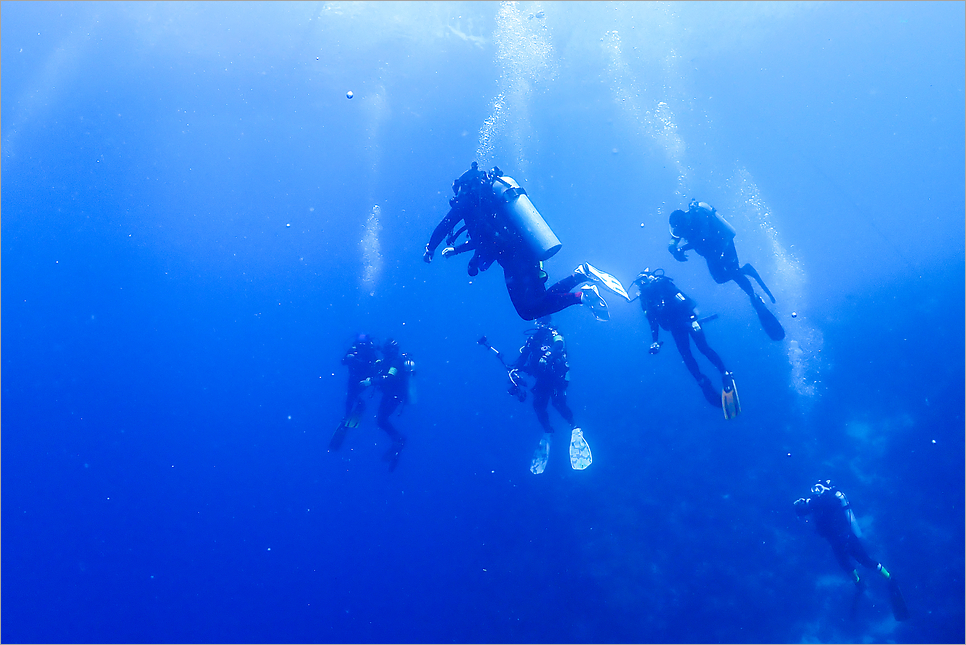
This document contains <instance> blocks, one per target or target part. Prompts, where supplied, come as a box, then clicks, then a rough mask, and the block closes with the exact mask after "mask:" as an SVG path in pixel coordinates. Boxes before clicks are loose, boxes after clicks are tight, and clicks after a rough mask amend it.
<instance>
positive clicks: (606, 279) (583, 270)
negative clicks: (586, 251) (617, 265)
mask: <svg viewBox="0 0 966 645" xmlns="http://www.w3.org/2000/svg"><path fill="white" fill-rule="evenodd" d="M574 273H579V274H581V275H585V276H587V277H588V278H590V279H591V280H596V281H597V282H599V283H601V284H602V285H604V286H605V287H607V288H608V289H610V290H611V291H613V292H614V293H616V294H617V295H619V296H623V298H624V299H625V300H627V301H628V302H630V300H631V297H630V296H629V295H627V291H626V290H625V289H624V285H623V284H621V281H620V280H618V279H617V278H615V277H614V276H612V275H611V274H609V273H607V272H606V271H601V270H600V269H598V268H597V267H595V266H594V265H593V264H591V263H590V262H584V263H583V264H581V265H580V266H578V267H577V268H576V269H574Z"/></svg>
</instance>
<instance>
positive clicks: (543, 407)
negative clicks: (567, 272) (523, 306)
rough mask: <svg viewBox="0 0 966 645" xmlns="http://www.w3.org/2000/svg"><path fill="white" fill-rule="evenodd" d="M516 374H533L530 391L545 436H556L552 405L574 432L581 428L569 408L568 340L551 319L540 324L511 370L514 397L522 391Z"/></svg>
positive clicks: (542, 320) (546, 318)
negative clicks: (550, 405)
mask: <svg viewBox="0 0 966 645" xmlns="http://www.w3.org/2000/svg"><path fill="white" fill-rule="evenodd" d="M514 370H518V371H520V372H524V373H526V374H529V375H530V376H532V377H534V379H535V382H534V384H533V387H532V388H530V392H532V393H533V411H534V412H535V413H536V414H537V421H539V422H540V426H541V427H542V428H543V431H544V433H546V434H547V435H551V434H553V426H551V425H550V415H549V414H548V413H547V404H549V403H550V402H551V401H552V402H553V407H554V408H556V410H557V412H559V413H560V416H562V417H563V418H564V421H566V422H567V423H568V424H570V428H571V430H572V429H574V428H576V427H577V425H576V424H575V423H574V413H573V412H572V411H571V409H570V406H568V405H567V385H569V383H570V365H569V364H568V363H567V349H566V346H565V345H564V337H563V336H562V335H561V334H560V332H559V331H557V329H556V327H554V326H552V325H551V323H550V316H544V317H543V318H540V319H539V320H537V328H536V329H535V330H534V331H533V333H532V334H530V336H529V338H527V342H526V343H524V345H523V347H521V348H520V355H519V356H518V357H517V359H516V360H515V361H514V362H513V365H512V367H511V373H510V381H511V384H512V387H511V390H510V393H511V394H515V393H516V392H515V391H514V388H519V387H520V386H519V385H517V384H516V382H517V380H516V379H515V378H514V375H513V371H514Z"/></svg>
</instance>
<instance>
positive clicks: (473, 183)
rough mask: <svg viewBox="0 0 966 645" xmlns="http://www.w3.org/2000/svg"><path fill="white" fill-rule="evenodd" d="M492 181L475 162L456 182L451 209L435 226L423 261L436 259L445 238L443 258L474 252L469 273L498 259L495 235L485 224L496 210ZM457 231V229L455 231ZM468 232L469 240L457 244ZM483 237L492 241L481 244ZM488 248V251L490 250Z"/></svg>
mask: <svg viewBox="0 0 966 645" xmlns="http://www.w3.org/2000/svg"><path fill="white" fill-rule="evenodd" d="M492 183H493V182H492V180H491V179H490V177H489V175H488V174H487V172H486V171H485V170H480V169H479V164H477V163H476V162H475V161H474V162H473V163H472V165H471V167H470V169H469V170H467V171H466V172H464V173H463V174H462V175H460V176H459V178H457V179H456V180H455V181H454V182H453V197H451V198H450V200H449V205H450V210H449V212H448V213H447V214H446V216H445V217H444V218H443V220H442V221H441V222H440V223H439V224H437V225H436V228H435V229H434V230H433V234H432V235H431V236H430V238H429V243H427V244H426V249H425V250H424V251H423V261H424V262H426V263H427V264H428V263H430V262H432V261H433V255H434V254H435V253H436V248H437V247H438V246H439V245H440V244H441V243H442V242H443V240H444V239H445V240H446V247H445V248H444V249H443V253H442V255H443V257H444V258H448V257H452V256H454V255H458V254H460V253H465V252H466V251H470V250H473V251H475V253H474V254H473V257H472V258H471V259H470V262H469V264H468V265H467V268H466V270H467V273H469V274H470V275H471V276H475V275H477V274H478V273H479V272H480V271H481V270H482V271H486V270H487V269H488V268H490V265H491V264H493V261H494V260H495V259H496V249H495V248H494V247H495V240H494V239H493V238H494V237H495V235H493V234H490V235H487V232H485V231H484V229H483V227H484V226H485V224H486V223H485V222H484V220H485V219H491V216H492V213H494V212H495V210H496V203H495V201H494V200H493V190H492ZM460 221H462V222H463V226H462V227H461V228H460V229H459V230H456V225H457V224H459V222H460ZM454 231H455V232H454ZM464 232H465V233H466V235H467V237H468V239H467V240H466V241H465V242H463V243H462V244H460V245H459V246H456V245H455V243H456V240H457V239H458V238H459V237H460V235H462V234H463V233H464ZM483 238H489V239H490V240H491V243H490V244H488V245H487V244H481V243H480V241H481V240H482V239H483ZM487 251H489V253H487Z"/></svg>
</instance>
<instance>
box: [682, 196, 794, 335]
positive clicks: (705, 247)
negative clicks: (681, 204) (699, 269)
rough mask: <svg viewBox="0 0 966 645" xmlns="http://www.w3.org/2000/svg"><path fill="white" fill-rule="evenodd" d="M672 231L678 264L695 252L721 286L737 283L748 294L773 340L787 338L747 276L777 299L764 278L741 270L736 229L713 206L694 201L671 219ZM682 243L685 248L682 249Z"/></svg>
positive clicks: (749, 268) (748, 266)
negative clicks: (683, 242)
mask: <svg viewBox="0 0 966 645" xmlns="http://www.w3.org/2000/svg"><path fill="white" fill-rule="evenodd" d="M668 224H669V226H670V229H671V241H670V243H669V244H668V251H669V252H670V253H671V255H673V256H674V259H676V260H677V261H678V262H687V260H688V256H687V254H686V253H685V252H686V251H689V250H691V249H694V251H696V252H697V254H698V255H700V256H702V257H703V258H704V259H705V260H707V262H708V271H710V273H711V277H712V278H714V281H715V282H717V283H718V284H724V283H725V282H728V281H731V280H733V281H734V282H735V284H737V285H738V286H739V287H741V290H742V291H744V292H745V293H746V294H748V297H749V298H750V299H751V305H752V306H753V307H754V308H755V312H756V313H757V314H758V318H759V320H761V324H762V327H763V328H764V329H765V332H766V333H767V334H768V336H769V337H770V338H771V339H772V340H781V339H783V338H784V337H785V330H784V329H783V328H782V326H781V323H779V322H778V319H777V318H775V315H774V314H772V313H771V312H770V311H768V308H767V307H766V306H765V302H764V300H762V299H761V296H759V295H758V294H756V293H755V290H754V288H753V287H752V286H751V282H750V281H749V280H748V277H747V276H751V277H752V278H754V279H755V281H756V282H757V283H758V285H759V286H760V287H761V288H762V289H763V290H764V292H765V293H766V294H767V295H768V298H769V299H770V300H771V301H772V303H774V302H775V297H774V296H773V295H772V294H771V291H769V290H768V287H767V286H765V283H764V282H763V281H762V279H761V276H760V275H758V272H757V271H756V270H755V267H753V266H751V264H745V265H744V266H740V265H739V262H738V251H737V250H736V249H735V229H734V227H733V226H731V224H729V223H728V222H727V221H725V219H724V218H723V217H721V215H719V214H718V211H717V210H715V208H714V207H713V206H711V205H710V204H707V203H705V202H699V201H697V200H691V204H690V205H689V206H688V210H687V211H682V210H676V211H674V212H672V213H671V215H670V217H669V218H668ZM682 239H683V240H684V241H685V242H686V243H685V245H684V246H678V244H680V242H681V241H682Z"/></svg>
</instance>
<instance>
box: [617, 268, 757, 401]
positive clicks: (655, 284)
mask: <svg viewBox="0 0 966 645" xmlns="http://www.w3.org/2000/svg"><path fill="white" fill-rule="evenodd" d="M634 284H636V285H638V287H639V288H640V295H639V296H638V297H639V298H640V299H641V309H643V310H644V315H645V316H647V322H648V323H650V326H651V347H650V352H651V354H657V353H658V352H660V351H661V345H663V344H664V342H663V341H658V335H659V333H660V328H661V327H663V328H664V329H665V330H666V331H669V332H671V337H672V338H674V344H675V345H677V348H678V352H680V353H681V358H682V359H684V365H685V366H686V367H687V368H688V371H689V372H690V373H691V376H693V377H694V379H695V380H696V381H697V382H698V386H699V387H700V388H701V392H702V393H703V394H704V398H705V399H707V401H708V403H710V404H711V405H713V406H714V407H718V406H719V405H720V406H721V409H722V411H723V412H724V416H725V419H733V418H734V417H736V416H738V414H740V413H741V404H740V402H739V401H738V390H737V388H736V386H735V379H734V375H733V374H732V373H731V372H729V371H728V370H727V369H726V368H725V366H724V362H723V361H722V360H721V357H720V356H718V353H717V352H715V351H714V350H713V349H711V347H710V346H709V345H708V340H707V339H706V338H705V336H704V330H703V329H702V328H701V322H702V321H701V320H699V319H698V315H697V312H696V311H695V302H694V300H692V299H691V298H690V297H688V296H686V295H685V294H684V293H683V292H682V291H681V290H680V289H678V287H677V285H675V284H674V281H673V280H671V278H669V277H667V276H666V275H664V269H654V270H653V271H651V270H649V269H644V270H643V271H642V272H641V273H640V274H639V275H638V276H637V279H635V280H634ZM708 319H711V317H709V318H707V319H705V320H708ZM692 340H693V341H694V344H695V346H696V347H697V348H698V350H700V352H701V353H702V354H704V355H705V356H707V357H708V360H709V361H711V363H712V365H714V366H715V367H716V368H717V369H718V371H719V372H720V373H721V381H722V385H723V388H722V391H721V393H720V395H719V394H718V392H717V391H716V390H715V388H714V386H713V385H712V384H711V379H709V378H708V377H707V376H705V375H704V374H702V373H701V369H700V368H699V367H698V362H697V361H696V360H695V358H694V355H693V354H692V353H691V344H690V343H691V341H692Z"/></svg>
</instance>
